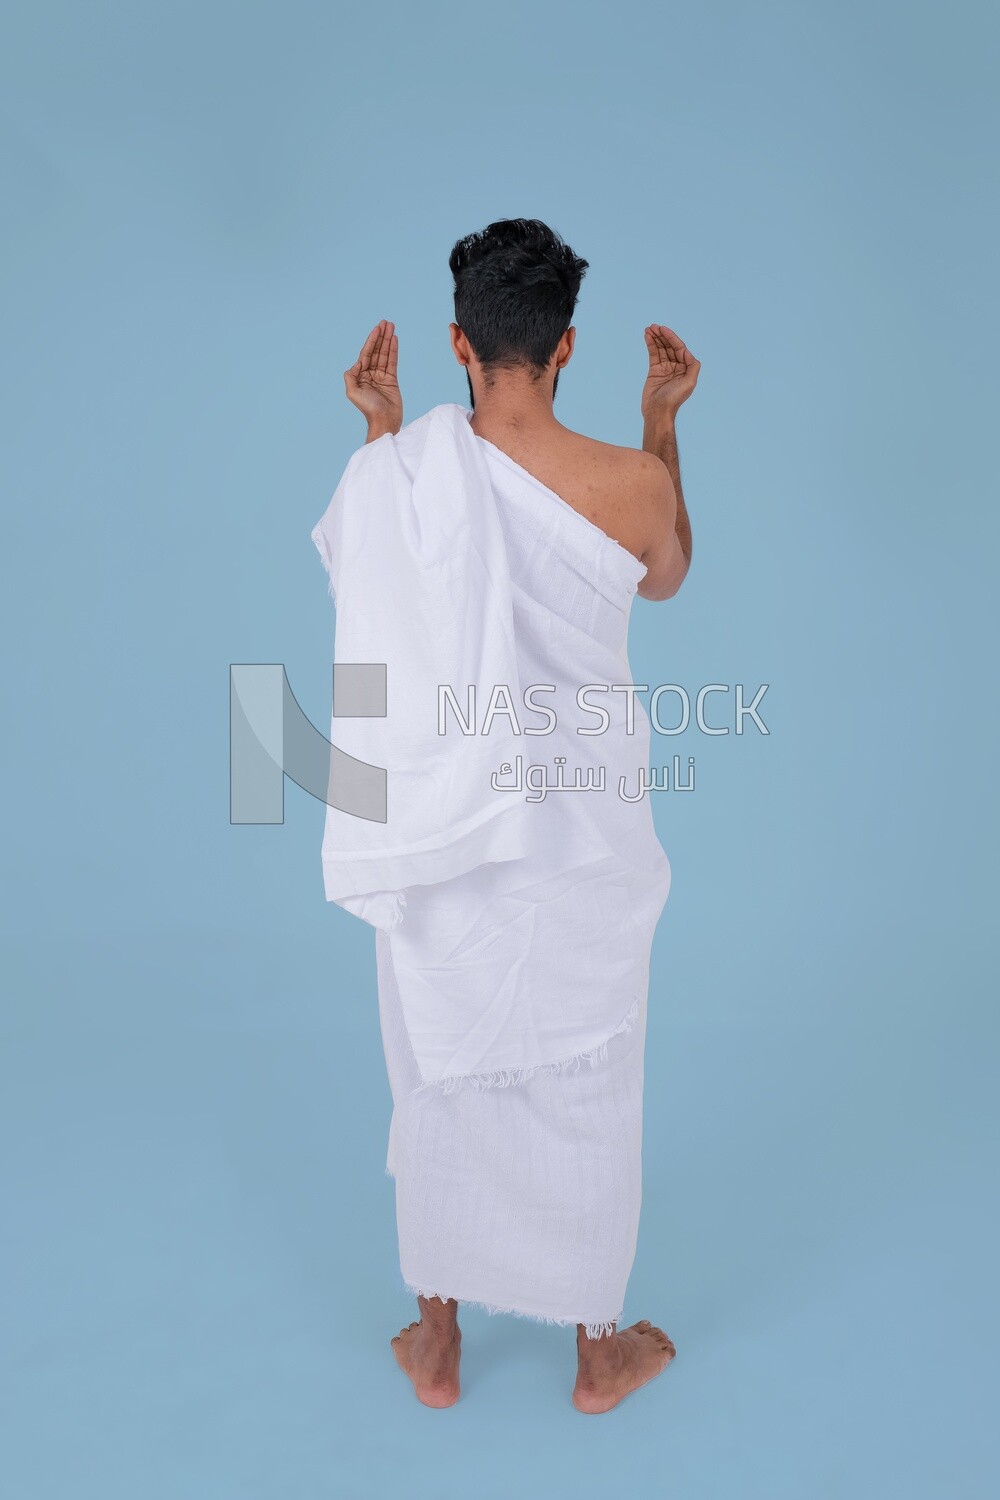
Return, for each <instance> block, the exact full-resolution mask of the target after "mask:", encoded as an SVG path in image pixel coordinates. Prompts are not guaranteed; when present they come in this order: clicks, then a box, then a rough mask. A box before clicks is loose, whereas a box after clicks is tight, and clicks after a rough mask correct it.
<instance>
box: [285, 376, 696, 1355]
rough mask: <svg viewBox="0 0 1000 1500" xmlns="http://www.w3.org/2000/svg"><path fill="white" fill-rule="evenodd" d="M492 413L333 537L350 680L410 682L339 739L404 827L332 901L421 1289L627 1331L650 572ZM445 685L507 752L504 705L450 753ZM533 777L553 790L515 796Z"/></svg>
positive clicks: (347, 488) (362, 459) (363, 472)
mask: <svg viewBox="0 0 1000 1500" xmlns="http://www.w3.org/2000/svg"><path fill="white" fill-rule="evenodd" d="M471 416H472V413H471V412H470V411H468V410H467V409H466V408H464V407H461V406H458V405H453V404H447V405H442V406H437V407H435V408H434V409H433V410H432V411H430V412H428V413H427V414H426V415H425V416H423V417H421V418H420V419H419V420H417V421H416V422H413V423H411V424H410V425H409V426H407V427H404V428H403V430H402V431H401V432H400V433H399V434H398V435H397V436H395V437H391V436H387V437H383V438H381V439H379V440H378V441H377V442H374V443H372V444H369V445H368V446H367V447H366V448H364V449H361V450H360V451H359V452H358V453H356V454H355V455H354V456H353V457H352V459H351V460H350V462H349V464H348V466H347V470H346V472H345V474H344V477H343V479H342V480H341V483H340V485H339V486H338V488H337V491H336V494H335V495H334V497H333V499H332V501H331V502H330V506H329V507H328V509H327V511H326V513H325V515H324V516H323V517H322V519H321V520H320V521H319V523H318V524H317V526H316V527H315V528H314V530H313V533H312V535H313V540H314V541H315V543H316V545H317V547H318V549H319V552H320V555H321V557H322V558H323V562H324V565H325V566H326V567H327V569H328V571H329V573H330V581H331V592H333V594H334V597H335V600H336V605H337V620H336V659H337V661H338V663H340V662H366V661H368V662H385V663H386V667H387V713H386V717H384V718H382V719H370V720H365V719H341V718H334V719H333V720H332V730H331V739H332V740H333V742H334V743H335V744H337V745H338V746H340V747H341V748H343V749H345V750H346V751H348V753H350V754H351V755H353V756H356V757H358V758H361V759H364V760H367V761H369V762H371V763H373V764H376V765H381V766H385V767H387V768H388V798H389V812H388V821H387V823H385V824H376V823H364V822H362V821H361V820H359V819H356V818H352V817H350V816H349V815H347V814H345V813H341V812H339V811H337V810H336V809H332V808H331V809H328V812H327V818H326V826H325V830H324V841H323V870H324V879H325V886H326V894H327V897H328V898H329V899H330V900H331V901H335V902H337V903H338V904H340V905H341V906H343V907H345V908H346V909H347V910H349V911H353V912H355V913H356V914H357V915H360V916H362V917H364V918H365V919H366V920H368V921H369V922H370V923H371V924H372V925H373V926H374V927H376V928H377V929H378V931H377V933H376V951H377V959H378V988H379V1004H380V1013H381V1023H382V1034H383V1041H384V1044H385V1050H386V1062H387V1066H388V1071H389V1077H390V1083H391V1085H392V1092H393V1102H394V1110H393V1119H392V1126H391V1129H390V1143H389V1158H388V1163H387V1166H388V1170H389V1171H390V1172H391V1173H392V1174H393V1175H394V1176H395V1178H396V1190H397V1220H398V1225H399V1235H400V1260H401V1267H402V1271H403V1277H404V1280H405V1282H406V1284H407V1286H409V1287H411V1288H412V1289H414V1290H418V1291H422V1292H425V1293H426V1294H427V1295H439V1296H442V1297H457V1298H459V1299H460V1300H464V1301H473V1302H478V1303H481V1304H483V1305H485V1306H488V1307H490V1308H491V1309H493V1310H502V1311H507V1312H515V1313H523V1314H525V1315H526V1316H531V1317H541V1318H546V1319H549V1320H552V1321H556V1322H564V1323H573V1322H582V1323H585V1324H586V1325H587V1328H588V1331H591V1330H593V1331H596V1332H601V1331H604V1330H605V1329H609V1328H610V1326H611V1324H612V1323H613V1322H614V1321H615V1320H616V1319H617V1317H618V1316H619V1314H620V1312H621V1308H622V1300H623V1297H624V1291H625V1284H626V1282H627V1279H628V1274H629V1270H630V1268H631V1263H632V1257H633V1254H634V1249H635V1236H636V1230H637V1224H638V1214H639V1202H640V1195H641V1171H640V1141H641V1102H642V1077H643V1037H644V1034H645V1013H646V1011H645V1007H646V998H647V991H648V980H649V960H650V950H651V943H652V938H653V932H654V929H655V927H656V923H657V920H658V918H659V916H660V913H661V911H662V908H663V905H664V903H665V901H666V899H667V894H668V891H669V887H670V865H669V862H668V860H667V857H666V854H665V853H664V851H663V849H662V847H661V845H660V843H659V840H658V839H657V837H656V833H655V829H654V825H653V817H652V809H651V805H650V801H649V798H648V796H643V797H641V798H640V799H639V800H635V801H629V800H626V798H625V797H624V796H622V795H621V792H620V779H621V778H624V783H625V787H626V789H627V791H628V793H629V794H630V795H632V796H634V795H635V793H636V790H637V781H638V776H639V772H640V771H645V770H646V769H647V768H648V765H649V748H650V725H649V719H648V716H647V714H646V712H645V709H644V707H643V705H642V702H641V700H639V699H638V697H636V696H635V694H634V692H633V691H630V689H631V687H632V683H631V672H630V668H629V662H628V656H627V633H628V622H629V613H630V609H631V604H632V600H633V598H634V596H635V593H636V589H637V586H638V583H639V580H640V579H641V578H642V576H643V574H644V573H645V567H644V565H643V564H642V563H641V562H640V561H639V559H638V558H637V557H635V556H633V554H632V553H630V552H628V551H627V550H626V549H625V548H623V547H622V546H620V545H619V544H618V543H617V542H616V541H614V540H613V539H612V538H611V537H609V536H608V535H607V534H606V533H605V532H604V531H603V530H601V529H600V528H599V527H598V526H596V525H595V524H593V523H592V522H591V521H589V520H588V519H587V518H586V517H584V516H583V515H581V514H580V513H579V512H578V511H576V510H575V509H574V508H573V507H572V506H571V505H570V504H568V502H566V501H565V500H564V499H562V498H561V497H560V496H559V495H557V494H556V493H555V492H554V491H552V490H550V489H549V488H548V487H547V486H545V485H544V484H542V483H540V481H538V480H537V479H536V478H534V477H533V476H532V475H531V474H530V473H529V472H528V471H527V470H525V469H524V468H522V467H521V466H520V465H519V464H517V463H516V462H515V461H514V460H512V459H511V458H509V457H508V455H506V454H505V453H503V452H502V451H501V450H500V449H498V448H496V447H495V446H494V445H493V444H492V443H490V442H488V441H486V440H485V439H483V438H481V437H479V436H478V435H477V434H476V433H475V432H474V431H473V429H472V427H471V422H470V419H471ZM439 684H448V685H450V686H451V688H452V689H453V690H454V694H455V697H456V699H457V700H458V702H459V703H460V704H463V705H464V704H465V702H466V694H467V690H468V687H469V686H470V685H475V687H476V713H477V724H476V726H475V727H476V728H477V729H479V730H480V731H481V730H482V727H483V715H484V711H485V708H486V705H487V703H488V702H489V699H490V695H491V694H492V692H493V690H494V688H495V687H496V686H497V685H500V684H502V685H505V686H506V687H507V688H509V690H510V696H511V699H512V701H513V705H514V709H515V716H514V721H513V722H512V719H511V717H510V716H507V715H505V714H503V713H499V714H497V715H496V716H495V717H494V718H493V721H492V724H491V726H490V730H489V733H486V734H483V733H481V732H480V733H477V734H475V735H470V736H466V735H464V734H462V733H461V732H460V727H459V726H458V724H457V721H456V718H455V716H454V714H451V715H450V716H449V719H448V723H447V733H446V734H444V735H441V734H439V732H438V686H439ZM533 687H534V688H540V689H541V691H535V692H534V693H533V694H532V703H533V704H534V705H536V706H535V707H531V706H526V704H525V700H524V696H523V695H524V694H525V692H526V691H527V690H529V689H531V688H533ZM584 690H585V692H586V697H585V701H581V700H580V699H578V694H579V693H581V692H582V691H584ZM585 704H586V705H589V708H588V707H587V706H585ZM542 705H544V706H545V707H546V708H548V709H550V710H551V714H552V715H554V722H553V721H552V720H551V719H550V718H549V717H548V716H546V715H545V714H544V712H543V711H542ZM602 709H603V710H604V720H603V722H602V719H601V717H600V711H601V710H602ZM595 730H600V731H601V732H597V733H595V732H594V731H595ZM517 757H520V758H521V764H522V765H523V764H526V763H530V765H531V766H532V767H542V766H543V767H545V779H546V781H547V782H548V783H549V784H550V786H551V787H552V788H553V789H552V790H549V791H547V792H545V793H544V794H542V795H541V796H539V795H538V793H537V792H536V793H535V794H534V795H532V792H531V790H530V786H531V782H528V781H527V780H526V781H525V783H524V784H523V785H522V787H521V790H519V791H518V790H499V789H496V788H495V787H494V786H493V785H492V784H491V776H492V775H493V774H494V773H499V772H500V768H501V766H502V765H504V764H507V765H509V766H513V765H515V764H516V763H517ZM557 768H563V770H564V773H565V782H566V785H565V787H564V789H561V790H556V789H555V784H556V782H557V780H558V779H559V777H558V771H557ZM577 774H578V775H579V780H578V781H577V780H576V779H575V778H576V777H577ZM539 779H540V778H539ZM511 781H512V777H511V776H508V775H500V776H498V782H499V783H500V784H502V785H507V784H509V783H511ZM532 781H533V782H534V784H535V785H537V781H534V778H532ZM588 781H589V783H590V786H591V787H596V786H597V785H602V786H603V789H601V790H598V789H584V788H585V787H587V784H588Z"/></svg>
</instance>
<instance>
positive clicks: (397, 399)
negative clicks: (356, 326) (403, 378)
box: [344, 318, 403, 436]
mask: <svg viewBox="0 0 1000 1500" xmlns="http://www.w3.org/2000/svg"><path fill="white" fill-rule="evenodd" d="M398 358H399V340H398V339H397V338H396V327H395V324H394V323H390V322H388V320H387V319H385V318H382V319H381V320H380V321H379V322H378V323H376V324H375V327H374V328H373V329H372V331H371V333H370V334H369V335H368V337H367V338H366V339H365V342H364V347H363V348H362V350H361V353H360V354H359V355H358V357H357V359H356V360H355V362H354V364H353V365H351V367H350V369H349V370H345V371H344V387H345V390H346V392H347V399H348V401H350V402H351V404H352V405H353V406H356V407H357V408H358V411H359V412H361V414H362V416H364V417H365V418H367V421H368V427H369V436H373V435H380V434H381V433H384V432H398V431H399V429H400V428H401V427H402V425H403V398H402V395H401V394H400V390H399V384H398V382H397V380H396V367H397V364H398Z"/></svg>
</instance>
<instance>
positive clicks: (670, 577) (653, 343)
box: [639, 323, 701, 599]
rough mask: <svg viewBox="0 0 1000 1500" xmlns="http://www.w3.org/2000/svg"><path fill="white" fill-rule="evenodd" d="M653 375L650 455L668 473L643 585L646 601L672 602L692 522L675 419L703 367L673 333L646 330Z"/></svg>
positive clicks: (645, 441)
mask: <svg viewBox="0 0 1000 1500" xmlns="http://www.w3.org/2000/svg"><path fill="white" fill-rule="evenodd" d="M646 347H647V349H648V351H649V374H648V375H647V377H646V384H645V386H644V387H643V393H642V418H643V433H642V446H643V449H644V450H645V452H647V453H652V454H654V455H655V456H656V457H657V458H658V459H659V460H660V462H661V464H662V465H663V467H664V468H665V469H666V475H665V476H660V477H659V480H658V482H657V485H656V489H657V494H656V515H657V521H658V524H657V527H656V537H655V540H654V541H653V542H652V544H651V545H650V547H649V549H648V551H647V552H646V553H644V554H643V558H642V560H643V562H644V563H646V566H647V572H646V576H645V578H643V580H642V582H641V583H640V584H639V593H640V594H641V595H642V597H643V598H644V599H671V598H672V597H673V596H674V594H676V592H677V590H678V589H679V588H680V586H681V584H682V583H683V582H684V579H685V577H686V576H687V571H688V568H689V567H690V566H691V548H692V540H691V522H690V519H689V517H688V512H687V506H686V505H685V503H684V493H683V490H682V488H681V469H680V458H679V455H678V452H677V427H676V417H677V412H678V410H679V408H680V406H681V405H682V404H683V402H685V401H686V400H687V398H688V396H690V394H691V392H692V391H693V390H694V388H695V385H696V383H697V380H698V373H699V371H700V369H701V363H700V361H699V360H697V359H695V357H694V355H693V354H692V353H691V351H690V350H689V349H688V348H687V347H686V345H685V344H684V342H683V340H682V339H680V338H679V337H678V336H677V334H676V333H674V332H673V331H672V329H669V328H666V327H664V326H663V325H662V324H659V323H653V324H650V326H649V327H648V328H647V329H646Z"/></svg>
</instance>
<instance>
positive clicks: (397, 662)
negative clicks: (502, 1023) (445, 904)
mask: <svg viewBox="0 0 1000 1500" xmlns="http://www.w3.org/2000/svg"><path fill="white" fill-rule="evenodd" d="M312 539H313V541H314V542H315V544H316V547H317V550H318V551H319V554H320V557H321V559H322V561H323V564H324V566H325V567H326V569H327V571H328V573H329V578H330V593H331V594H332V596H333V598H334V600H335V602H336V606H337V642H336V645H337V651H336V654H337V660H338V662H344V663H363V662H368V663H384V664H385V666H386V679H387V682H386V700H387V701H386V717H385V718H342V717H337V718H334V719H333V721H332V722H333V729H332V733H331V741H332V743H333V744H335V745H336V746H337V748H338V749H340V750H342V751H344V752H345V753H346V754H348V755H350V756H352V757H353V758H354V759H356V760H361V761H365V762H367V763H368V764H370V765H376V766H385V767H386V768H387V770H388V793H387V795H388V809H387V815H388V820H387V822H385V823H376V822H369V821H366V820H365V819H363V818H359V817H356V816H354V815H352V814H351V813H349V812H344V811H341V810H340V809H339V808H337V807H333V806H329V805H328V807H327V812H326V822H325V828H324V834H323V851H322V858H323V878H324V885H325V890H326V895H327V899H328V900H330V901H334V902H337V903H338V904H339V905H341V906H344V907H345V908H346V909H347V910H349V911H351V912H353V913H354V914H355V915H357V916H361V917H363V918H364V919H365V920H366V921H368V922H370V923H371V924H372V925H373V926H375V927H385V928H390V927H393V926H395V925H396V923H397V922H399V921H401V920H402V918H403V914H404V911H405V905H406V897H405V891H406V888H407V887H408V886H411V885H423V884H426V883H427V882H429V881H438V880H445V879H448V878H449V877H451V876H454V875H460V874H462V873H463V872H464V871H466V870H470V869H473V868H475V867H476V866H477V865H481V864H482V863H483V862H484V861H485V860H496V859H509V858H512V857H514V856H516V855H518V854H520V853H522V852H523V848H524V839H525V836H526V830H525V826H524V825H525V816H524V808H523V807H520V806H518V805H516V803H515V802H514V800H513V799H512V798H509V797H507V798H505V797H498V796H496V795H495V794H494V793H493V792H492V791H491V787H490V772H491V771H492V770H494V769H495V768H496V766H497V765H498V764H499V763H500V761H501V760H502V759H503V757H504V753H505V751H512V750H513V748H514V736H513V732H512V730H511V728H510V726H509V721H507V720H504V719H503V718H502V717H501V718H499V719H497V720H495V721H494V724H493V725H492V727H491V732H490V735H489V736H488V737H482V738H479V737H473V738H463V737H462V736H461V735H458V734H455V733H452V734H445V735H441V734H439V732H438V692H437V684H438V683H451V684H461V685H462V688H461V690H462V692H463V693H464V692H466V691H467V689H468V686H469V685H475V687H476V689H477V691H478V692H479V693H480V694H481V693H482V691H483V689H484V687H485V692H486V694H487V696H488V695H489V693H490V691H491V690H492V685H493V684H494V683H497V682H507V683H509V684H510V685H511V687H512V689H513V690H514V691H515V692H516V690H517V684H516V673H517V655H516V650H515V646H514V636H513V619H512V609H511V591H510V576H509V571H508V566H507V557H506V551H505V548H504V542H503V536H502V533H501V529H500V522H499V518H498V516H497V511H496V505H495V503H494V501H493V497H492V494H491V491H490V482H489V473H488V470H487V467H486V462H485V459H484V458H483V456H482V454H481V453H480V452H479V451H478V449H477V447H476V445H475V442H474V439H473V434H472V431H471V428H470V427H469V424H468V422H467V421H465V420H464V418H463V415H462V408H461V407H458V406H439V407H435V408H434V409H433V410H432V411H430V412H428V413H427V414H426V416H423V417H421V418H420V419H419V420H418V421H416V422H411V423H410V424H409V426H408V427H405V428H404V429H403V430H402V432H400V433H399V434H398V435H397V436H395V437H394V436H392V435H391V434H386V435H385V436H384V437H381V438H379V439H378V440H377V441H376V442H374V443H369V444H367V445H366V446H365V447H363V448H361V449H359V450H358V452H356V453H355V454H354V455H353V456H352V458H351V459H350V461H349V463H348V465H347V468H346V470H345V471H344V475H343V477H342V479H341V481H340V483H339V485H338V486H337V489H336V492H335V493H334V496H333V498H332V500H331V501H330V504H329V505H328V506H327V509H326V511H325V512H324V514H323V516H322V517H321V518H320V520H319V521H318V522H317V523H316V525H315V526H314V528H313V531H312Z"/></svg>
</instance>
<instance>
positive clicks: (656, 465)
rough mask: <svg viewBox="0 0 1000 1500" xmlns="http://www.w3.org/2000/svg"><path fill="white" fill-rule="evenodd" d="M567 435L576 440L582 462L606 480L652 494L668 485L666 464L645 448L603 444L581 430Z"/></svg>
mask: <svg viewBox="0 0 1000 1500" xmlns="http://www.w3.org/2000/svg"><path fill="white" fill-rule="evenodd" d="M568 436H569V437H570V438H572V440H573V446H574V447H575V449H576V453H577V455H578V459H579V461H580V462H581V463H582V464H585V465H587V467H589V468H590V469H591V471H592V472H594V473H600V474H601V476H602V477H603V478H604V479H605V480H606V481H607V480H611V481H612V482H615V483H616V486H617V485H621V486H623V487H625V488H628V489H631V490H633V491H637V492H641V493H645V494H649V495H653V496H655V495H656V494H657V493H659V492H662V491H663V490H664V489H667V488H669V486H670V474H669V472H668V470H667V466H666V464H665V463H664V462H663V460H662V459H660V458H657V456H656V454H655V453H647V452H646V451H645V449H643V448H627V447H622V446H621V445H619V444H617V443H604V442H601V440H600V439H599V438H591V437H585V436H584V435H583V434H582V433H579V432H573V433H569V434H568Z"/></svg>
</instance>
